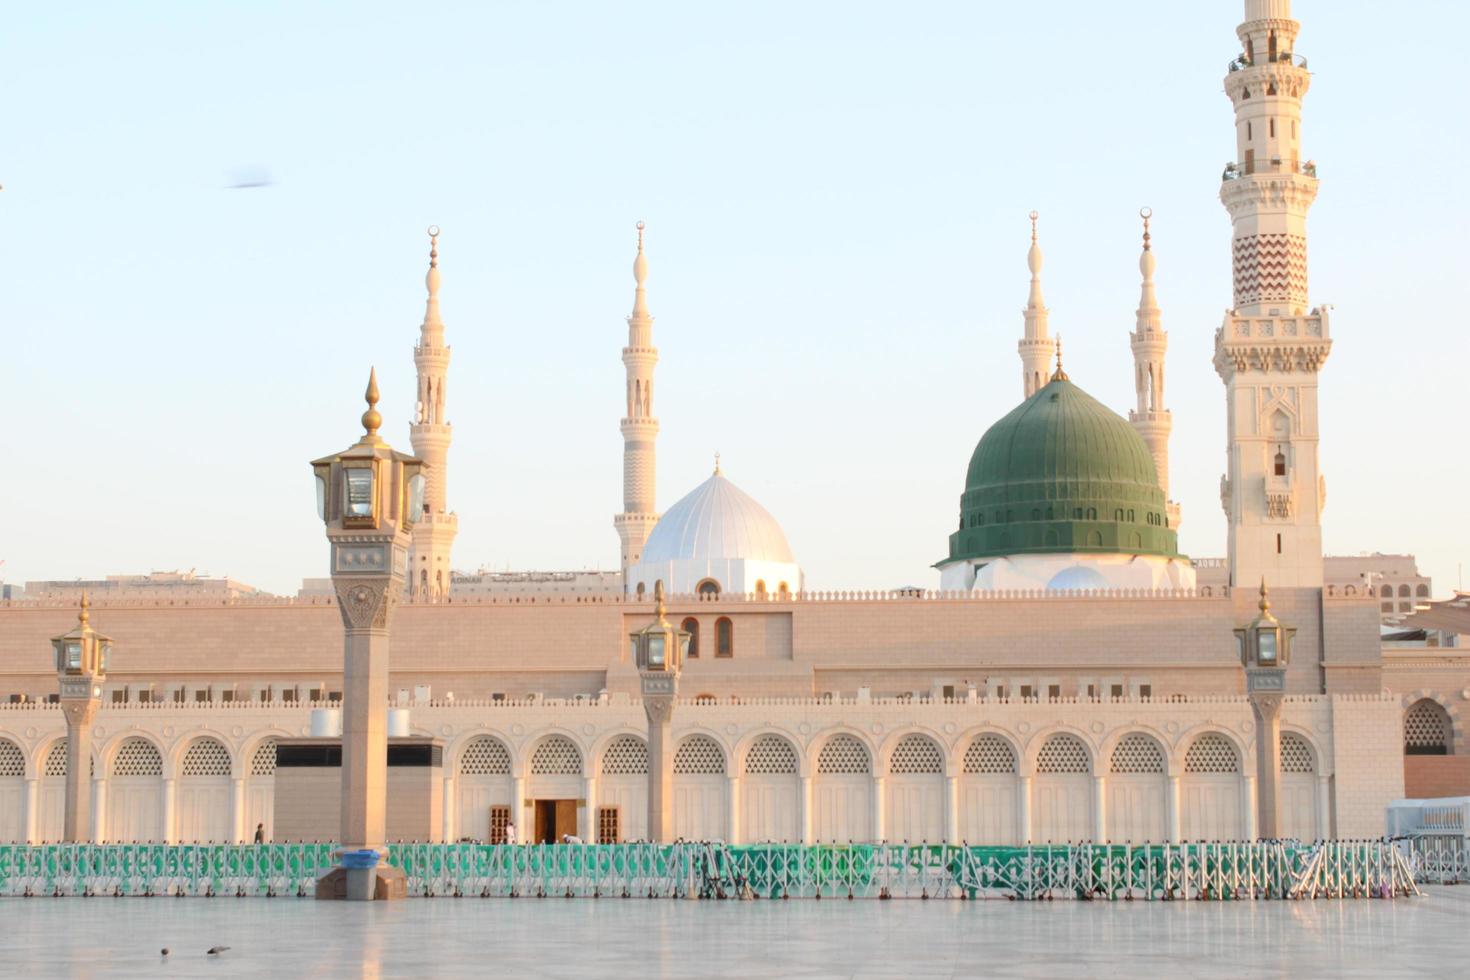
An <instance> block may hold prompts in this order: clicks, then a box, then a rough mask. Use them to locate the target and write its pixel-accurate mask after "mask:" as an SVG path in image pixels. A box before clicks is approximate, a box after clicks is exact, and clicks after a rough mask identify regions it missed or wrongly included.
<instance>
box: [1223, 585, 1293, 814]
mask: <svg viewBox="0 0 1470 980" xmlns="http://www.w3.org/2000/svg"><path fill="white" fill-rule="evenodd" d="M1258 608H1259V609H1260V613H1259V614H1258V615H1257V616H1256V618H1255V619H1253V620H1251V622H1250V623H1249V625H1247V626H1245V627H1243V628H1241V629H1238V630H1236V631H1235V637H1236V640H1237V642H1238V644H1239V647H1240V659H1241V664H1242V666H1244V667H1245V682H1246V683H1245V690H1246V697H1248V698H1249V699H1250V703H1251V713H1252V714H1253V715H1255V719H1256V836H1257V837H1261V838H1264V839H1267V840H1272V839H1275V838H1277V837H1280V836H1281V700H1282V698H1283V697H1284V696H1285V694H1286V665H1287V664H1288V663H1290V662H1291V641H1292V638H1293V637H1295V636H1296V630H1295V629H1294V628H1291V627H1286V626H1282V625H1281V623H1279V622H1278V621H1277V619H1276V617H1275V616H1273V615H1271V601H1270V599H1269V598H1267V594H1266V580H1265V578H1262V579H1261V601H1260V603H1259V605H1258Z"/></svg>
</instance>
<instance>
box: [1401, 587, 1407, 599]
mask: <svg viewBox="0 0 1470 980" xmlns="http://www.w3.org/2000/svg"><path fill="white" fill-rule="evenodd" d="M1399 596H1400V597H1401V598H1404V599H1407V598H1408V597H1409V587H1408V586H1407V585H1401V586H1399Z"/></svg>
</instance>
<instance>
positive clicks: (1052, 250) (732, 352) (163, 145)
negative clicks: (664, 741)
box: [0, 0, 1470, 595]
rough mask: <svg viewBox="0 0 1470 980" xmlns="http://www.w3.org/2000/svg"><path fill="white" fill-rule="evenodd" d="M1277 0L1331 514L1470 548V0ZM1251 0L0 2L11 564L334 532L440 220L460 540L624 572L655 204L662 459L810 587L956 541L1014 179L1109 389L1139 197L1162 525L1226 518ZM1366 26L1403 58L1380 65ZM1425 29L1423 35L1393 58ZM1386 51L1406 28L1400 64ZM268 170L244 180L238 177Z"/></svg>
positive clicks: (133, 564)
mask: <svg viewBox="0 0 1470 980" xmlns="http://www.w3.org/2000/svg"><path fill="white" fill-rule="evenodd" d="M1382 10H1383V4H1382V3H1381V2H1372V3H1370V2H1367V0H1333V2H1330V3H1329V2H1327V0H1298V2H1297V3H1296V4H1295V7H1294V16H1296V17H1297V18H1298V19H1299V20H1301V21H1302V22H1303V30H1302V34H1301V37H1300V39H1299V41H1298V44H1297V47H1296V50H1297V53H1298V54H1301V55H1305V56H1306V57H1307V58H1308V59H1309V65H1310V68H1311V70H1312V72H1313V79H1312V88H1311V91H1310V93H1309V94H1308V96H1307V99H1306V102H1305V107H1304V121H1303V130H1302V139H1303V147H1304V155H1305V156H1307V157H1310V158H1312V159H1314V160H1316V161H1317V163H1318V166H1319V174H1320V176H1321V178H1322V185H1321V192H1320V194H1319V196H1318V199H1317V203H1316V205H1315V207H1314V208H1313V210H1312V213H1311V219H1310V222H1309V234H1310V260H1311V294H1312V297H1313V302H1314V303H1330V304H1332V305H1333V307H1334V311H1333V316H1332V330H1333V335H1334V348H1333V351H1332V355H1331V357H1330V359H1329V360H1328V361H1327V363H1326V365H1325V367H1324V369H1323V372H1322V375H1321V392H1320V398H1321V403H1320V404H1321V431H1322V444H1321V446H1322V449H1321V451H1322V460H1323V464H1322V465H1323V469H1324V472H1325V474H1326V478H1327V488H1328V494H1327V509H1326V512H1325V514H1324V539H1325V545H1326V549H1327V551H1328V552H1329V553H1332V554H1351V553H1357V552H1364V551H1383V552H1409V553H1413V554H1416V555H1417V556H1418V558H1419V563H1420V568H1421V570H1422V571H1424V572H1426V573H1428V574H1430V575H1432V576H1433V577H1434V587H1435V588H1434V590H1435V593H1436V594H1440V595H1442V594H1444V593H1446V592H1447V590H1449V589H1452V588H1454V587H1455V585H1456V583H1457V581H1458V580H1459V575H1460V563H1461V562H1462V561H1464V560H1465V559H1466V558H1467V557H1470V548H1467V544H1470V520H1467V518H1466V516H1465V507H1464V495H1465V490H1466V487H1467V486H1470V453H1466V452H1465V451H1464V446H1463V431H1464V426H1463V421H1464V417H1465V406H1466V391H1465V384H1464V379H1465V367H1466V363H1467V354H1470V341H1467V339H1466V337H1467V328H1470V323H1467V316H1466V312H1465V310H1466V305H1465V303H1464V302H1463V300H1462V294H1461V289H1462V288H1463V284H1464V279H1465V273H1466V269H1467V261H1466V260H1467V257H1470V198H1467V192H1466V181H1465V179H1464V174H1465V158H1466V153H1467V150H1470V133H1467V130H1470V123H1467V114H1466V112H1465V110H1464V95H1465V80H1464V76H1463V69H1462V67H1461V62H1462V55H1463V39H1464V38H1465V37H1466V36H1467V35H1470V5H1466V4H1464V3H1460V2H1455V0H1402V2H1401V3H1399V4H1397V5H1396V6H1395V12H1396V13H1395V17H1394V18H1393V23H1394V24H1398V25H1403V24H1414V25H1416V29H1414V30H1413V31H1412V32H1410V33H1408V34H1404V35H1400V36H1388V37H1386V36H1385V30H1387V29H1388V28H1386V26H1385V23H1386V22H1385V21H1384V19H1383V15H1382ZM1241 11H1242V3H1241V0H1209V2H1204V0H1194V2H1189V3H1180V2H1179V0H1133V2H1130V3H1127V4H1121V3H1114V4H1097V3H1091V2H1079V0H1052V2H1046V3H1042V2H1036V3H1025V4H1014V3H1013V4H998V3H974V2H970V3H961V2H948V3H940V2H919V0H916V2H910V3H905V4H894V3H887V4H878V3H866V2H853V0H846V2H841V3H835V2H834V3H826V2H820V3H819V2H803V3H792V2H789V0H788V2H780V3H769V2H760V0H751V2H742V3H739V4H733V3H732V4H707V3H701V4H691V3H672V2H671V3H664V2H646V3H642V4H636V5H631V6H630V5H627V4H606V3H570V2H566V3H530V2H523V3H516V2H481V3H436V4H432V5H428V4H403V3H400V4H370V3H360V2H352V3H348V2H316V3H313V2H301V0H293V2H283V3H269V2H259V0H257V2H252V3H248V4H245V3H240V4H226V3H211V4H199V3H191V2H178V3H133V4H110V3H75V4H29V5H25V7H24V8H23V9H18V10H14V11H12V12H11V13H10V14H9V15H8V16H7V18H6V30H5V31H4V32H3V33H0V85H3V86H4V90H5V91H6V92H8V93H10V98H8V99H5V100H4V101H3V102H0V184H3V185H4V190H3V192H0V330H3V331H4V333H3V337H4V346H3V356H0V418H3V420H4V430H3V431H4V433H5V438H4V440H3V443H0V449H3V451H4V454H5V456H6V457H7V458H8V460H9V462H8V464H7V465H6V466H5V468H4V471H5V474H6V478H4V479H0V513H3V514H4V515H5V517H4V518H3V519H0V560H3V562H4V564H0V580H4V581H8V582H13V583H14V582H24V581H26V580H28V579H53V578H55V579H65V578H77V577H97V576H101V575H105V574H116V573H140V572H147V571H149V570H155V569H156V570H172V569H191V568H192V569H196V570H198V571H199V572H200V573H201V574H203V573H208V574H211V575H228V576H231V577H234V578H236V579H240V580H242V581H245V582H248V583H251V584H254V585H256V586H259V587H262V588H266V589H270V590H272V591H277V592H281V593H286V594H291V593H294V591H295V590H296V588H297V586H298V584H299V582H300V580H301V579H302V578H303V577H309V576H322V575H325V574H326V570H327V569H326V560H327V546H326V541H325V538H324V536H323V533H322V528H321V525H320V524H319V523H318V522H317V520H316V517H315V493H314V489H313V485H312V480H311V473H310V470H309V469H308V467H307V462H308V461H309V460H311V459H313V458H316V457H319V456H322V455H325V454H327V453H330V452H333V451H335V450H338V449H341V448H344V447H346V446H347V445H349V444H351V443H352V442H353V441H355V439H356V437H357V435H358V434H359V433H360V431H361V429H360V425H359V423H358V418H359V416H360V414H361V412H362V410H363V404H362V401H361V394H362V390H363V387H364V383H365V379H366V376H367V373H368V368H369V366H373V365H375V366H376V367H377V371H378V377H379V380H380V382H381V385H382V391H383V402H382V404H381V405H380V408H381V410H382V411H383V413H384V415H385V417H386V419H387V420H388V422H387V424H386V425H385V427H384V433H383V434H384V435H385V436H386V437H387V438H388V439H389V440H390V441H391V442H392V443H393V444H394V445H395V446H397V447H398V448H400V449H403V450H408V449H409V448H410V447H409V441H408V424H409V422H410V421H411V416H412V413H413V401H414V373H413V372H414V367H413V360H412V348H413V345H414V342H415V340H416V337H417V330H418V325H419V323H420V322H421V319H422V316H423V298H424V291H423V275H424V271H425V267H426V264H427V246H428V242H427V238H426V236H425V233H424V229H425V228H426V226H428V225H430V224H437V225H440V226H442V228H443V234H442V237H441V238H440V268H441V270H442V273H443V288H442V291H441V301H442V307H443V316H444V320H445V323H446V326H447V336H448V340H449V342H450V344H451V345H452V347H453V363H452V366H451V368H450V378H449V383H448V386H447V389H446V390H447V393H448V412H447V414H448V418H449V420H450V421H451V422H452V423H453V425H454V443H453V446H452V448H451V450H450V456H449V472H448V497H449V503H450V506H451V508H452V509H454V510H455V511H457V512H458V514H459V520H460V531H459V537H458V540H457V542H456V544H455V551H454V563H455V565H456V567H459V568H463V569H474V568H477V567H481V566H488V567H491V568H494V569H506V568H510V569H522V570H524V569H541V570H546V569H570V568H593V567H598V568H616V566H617V556H618V539H617V535H616V533H615V532H614V530H613V526H612V515H613V514H614V513H615V512H616V511H618V510H620V509H621V502H622V486H621V484H622V462H621V453H622V439H621V437H620V435H619V432H618V418H619V416H620V415H621V414H622V411H623V405H624V403H623V384H624V368H623V365H622V363H621V360H620V350H621V347H622V346H623V344H624V343H625V342H626V339H627V327H626V324H625V321H624V317H625V316H626V315H627V313H628V311H629V310H630V309H631V305H632V299H633V281H632V275H631V262H632V259H633V255H634V242H635V232H634V223H635V222H636V221H638V220H640V219H641V220H645V221H646V222H647V224H648V230H647V249H648V258H649V266H650V274H649V282H648V288H649V305H650V309H651V310H652V312H653V314H654V316H655V323H654V341H655V343H656V344H657V346H658V348H659V352H660V361H659V365H658V369H657V380H656V388H655V392H656V401H655V405H654V408H655V414H656V415H657V416H658V417H659V420H660V423H661V426H662V431H661V434H660V436H659V440H658V459H659V469H658V503H659V506H660V507H661V508H666V507H668V506H669V505H671V504H672V503H673V502H675V501H676V500H677V499H678V498H679V497H681V496H682V495H683V494H685V493H686V492H688V491H689V490H690V489H691V488H693V487H694V486H695V485H697V484H698V483H699V482H700V481H702V480H703V479H704V478H705V477H706V476H707V475H708V474H709V472H710V470H711V466H712V462H713V457H714V454H715V452H716V451H718V452H719V453H720V454H721V459H722V463H723V469H724V472H725V474H726V476H727V477H729V478H730V479H731V480H732V481H733V482H735V483H736V484H737V485H738V486H740V487H741V488H742V489H744V490H746V491H747V492H748V493H750V494H751V495H753V496H754V497H755V498H756V499H757V500H759V501H761V502H762V503H763V504H764V505H765V506H766V507H767V509H769V510H770V511H771V512H772V513H773V514H774V515H775V516H776V517H777V519H778V520H779V521H780V522H781V524H782V525H783V527H784V529H785V531H786V533H787V536H788V538H789V539H790V542H791V545H792V548H793V550H794V551H795V553H796V555H797V558H798V560H799V561H800V562H801V563H802V565H803V566H804V568H805V570H806V574H807V583H808V586H809V587H811V588H818V589H826V588H891V587H896V586H901V585H921V586H930V587H937V585H938V573H937V572H935V571H934V570H933V569H932V568H931V567H930V566H931V565H932V564H933V563H934V562H935V561H937V560H938V559H940V558H941V557H943V556H944V555H945V553H946V548H947V535H948V533H949V532H950V530H951V529H952V528H953V527H954V525H955V521H956V517H957V514H958V507H959V494H960V492H961V491H962V489H963V483H964V475H965V468H966V465H967V463H968V461H969V457H970V453H971V452H972V450H973V448H974V446H975V443H976V442H977V441H978V440H979V438H980V436H981V435H982V434H983V433H984V432H985V430H986V428H987V427H988V426H989V425H990V424H991V423H992V422H994V421H995V420H997V419H998V418H1000V417H1001V416H1002V415H1004V414H1005V413H1006V412H1007V411H1009V410H1010V409H1011V408H1012V407H1014V405H1015V404H1016V403H1017V402H1019V401H1020V398H1021V379H1020V369H1019V361H1018V358H1017V355H1016V340H1017V339H1018V337H1019V336H1020V333H1021V307H1022V306H1023V305H1024V303H1025V299H1026V293H1027V275H1028V274H1027V271H1026V248H1027V246H1028V244H1029V232H1030V228H1029V223H1028V221H1027V218H1026V215H1027V212H1029V211H1030V210H1032V209H1033V208H1034V209H1036V210H1038V211H1039V212H1040V214H1041V219H1040V231H1041V242H1042V245H1043V248H1044V250H1045V254H1046V266H1045V270H1044V272H1043V280H1044V288H1045V294H1046V301H1047V305H1048V306H1049V307H1050V309H1051V326H1052V330H1053V332H1054V333H1057V334H1060V335H1061V336H1062V338H1063V339H1064V341H1065V349H1066V363H1067V371H1068V374H1069V375H1070V376H1071V377H1072V379H1073V381H1074V382H1076V383H1078V384H1080V385H1081V386H1082V387H1083V388H1085V389H1086V390H1088V391H1089V392H1090V393H1092V394H1093V395H1094V396H1096V397H1098V398H1099V399H1101V400H1102V401H1104V402H1105V403H1107V404H1108V405H1110V406H1111V407H1112V408H1114V409H1115V410H1117V411H1119V412H1126V410H1127V408H1128V407H1129V405H1130V404H1131V403H1132V400H1133V391H1132V382H1131V354H1130V352H1129V348H1128V332H1129V330H1130V329H1132V327H1133V322H1134V310H1135V309H1136V307H1137V304H1138V278H1139V276H1138V265H1137V263H1138V250H1139V235H1140V227H1139V219H1138V210H1139V208H1140V207H1141V206H1144V205H1147V206H1150V207H1152V208H1153V212H1154V219H1153V229H1152V230H1153V235H1154V239H1153V241H1154V246H1155V249H1156V254H1157V256H1158V273H1157V282H1158V293H1159V298H1160V302H1161V306H1162V308H1163V316H1164V326H1165V328H1166V329H1167V330H1168V332H1169V338H1170V347H1169V356H1168V385H1167V389H1166V391H1167V394H1168V399H1169V407H1170V408H1171V409H1172V411H1173V416H1174V434H1173V441H1172V474H1173V488H1172V489H1173V493H1172V495H1173V496H1174V497H1175V498H1176V499H1178V500H1179V501H1181V503H1182V505H1183V522H1182V526H1181V530H1180V544H1181V547H1182V549H1183V550H1184V551H1185V552H1187V553H1189V554H1191V555H1196V556H1218V555H1223V554H1224V552H1225V523H1224V516H1223V514H1222V512H1221V509H1220V505H1219V480H1220V475H1221V472H1222V470H1223V467H1224V464H1225V456H1224V449H1225V417H1224V414H1225V413H1224V408H1225V402H1224V388H1223V385H1222V384H1221V382H1220V380H1219V378H1218V377H1217V376H1216V375H1215V373H1214V370H1213V367H1212V365H1211V351H1212V345H1213V334H1214V331H1215V329H1216V328H1217V327H1218V326H1219V324H1220V322H1221V318H1222V315H1223V312H1224V310H1225V308H1226V307H1227V306H1228V305H1229V304H1230V301H1231V295H1230V261H1229V257H1230V251H1229V249H1230V223H1229V219H1228V216H1227V215H1226V213H1225V211H1224V209H1223V208H1222V207H1221V206H1220V203H1219V201H1218V199H1217V193H1218V187H1219V176H1220V172H1221V169H1222V168H1223V165H1224V164H1225V163H1226V162H1227V161H1229V160H1230V159H1232V157H1233V156H1234V138H1233V128H1232V127H1233V118H1232V113H1231V108H1230V105H1229V102H1228V100H1227V99H1226V98H1225V96H1224V94H1223V89H1222V83H1221V79H1222V78H1223V76H1224V74H1225V71H1226V64H1227V62H1228V61H1229V60H1230V59H1231V58H1232V57H1234V56H1235V55H1236V54H1237V52H1238V51H1239V43H1238V41H1237V40H1236V38H1235V35H1234V28H1235V25H1236V23H1237V22H1238V21H1239V20H1240V19H1241ZM1392 30H1393V31H1394V32H1397V31H1398V28H1393V29H1392ZM1390 65H1393V66H1394V70H1389V66H1390ZM1410 66H1411V69H1410ZM1406 69H1410V70H1406ZM261 177H268V178H269V180H270V183H269V185H268V186H260V187H253V188H244V189H232V188H231V187H230V185H231V184H235V183H242V182H244V183H253V182H256V181H257V180H258V179H259V178H261Z"/></svg>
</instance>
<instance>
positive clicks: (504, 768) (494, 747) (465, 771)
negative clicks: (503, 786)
mask: <svg viewBox="0 0 1470 980" xmlns="http://www.w3.org/2000/svg"><path fill="white" fill-rule="evenodd" d="M459 774H460V775H461V776H508V775H510V750H509V749H507V748H506V747H505V743H504V742H502V741H500V739H498V738H495V737H494V736H492V735H478V736H476V737H475V738H474V739H473V740H471V741H470V743H469V744H468V745H466V746H465V747H464V751H463V752H461V753H460V756H459Z"/></svg>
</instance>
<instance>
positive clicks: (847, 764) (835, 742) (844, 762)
mask: <svg viewBox="0 0 1470 980" xmlns="http://www.w3.org/2000/svg"><path fill="white" fill-rule="evenodd" d="M872 771H873V762H872V759H871V757H870V756H869V755H868V747H867V746H866V745H864V744H863V743H862V742H859V741H858V740H857V739H855V738H853V737H852V736H851V735H834V736H833V737H832V739H831V741H829V742H828V743H827V744H826V745H824V746H822V752H821V754H820V755H818V756H817V772H818V773H822V774H824V775H829V776H843V775H846V776H853V775H863V776H866V775H867V774H868V773H870V772H872Z"/></svg>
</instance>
